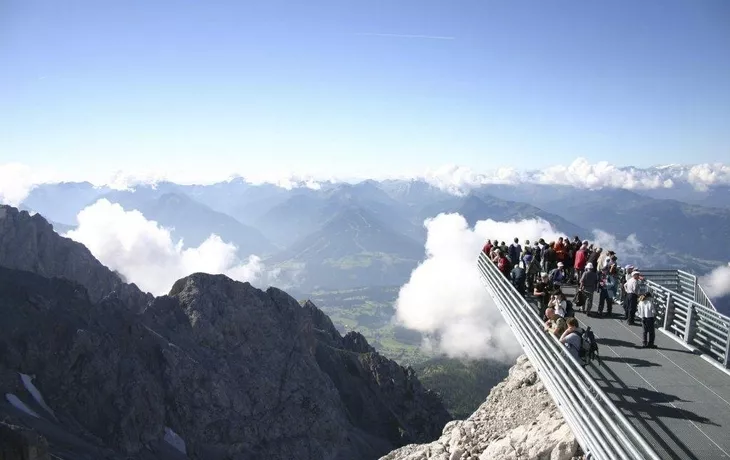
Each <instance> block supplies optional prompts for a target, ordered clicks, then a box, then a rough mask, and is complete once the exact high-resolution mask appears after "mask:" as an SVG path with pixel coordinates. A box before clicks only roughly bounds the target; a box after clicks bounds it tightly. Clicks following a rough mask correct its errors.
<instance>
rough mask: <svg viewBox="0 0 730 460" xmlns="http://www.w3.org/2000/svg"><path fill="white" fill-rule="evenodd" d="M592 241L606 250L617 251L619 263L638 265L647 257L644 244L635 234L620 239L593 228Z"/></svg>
mask: <svg viewBox="0 0 730 460" xmlns="http://www.w3.org/2000/svg"><path fill="white" fill-rule="evenodd" d="M590 241H591V242H592V243H593V245H594V246H596V247H599V248H603V250H604V252H605V251H613V252H615V253H616V256H617V257H618V263H619V264H621V265H624V266H625V265H628V264H631V265H634V266H638V264H641V263H643V262H644V261H646V258H647V255H646V254H645V252H644V246H643V245H642V244H641V242H640V241H639V239H638V238H637V237H636V235H634V234H631V235H629V237H628V238H626V239H625V240H620V239H618V238H616V237H615V236H613V235H611V234H610V233H607V232H604V231H603V230H593V239H591V240H590Z"/></svg>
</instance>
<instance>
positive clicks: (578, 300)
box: [575, 289, 586, 307]
mask: <svg viewBox="0 0 730 460" xmlns="http://www.w3.org/2000/svg"><path fill="white" fill-rule="evenodd" d="M575 304H576V305H578V306H579V307H582V306H584V305H585V304H586V293H585V292H583V290H582V289H581V290H578V292H577V293H576V294H575Z"/></svg>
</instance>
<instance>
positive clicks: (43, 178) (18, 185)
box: [0, 163, 57, 206]
mask: <svg viewBox="0 0 730 460" xmlns="http://www.w3.org/2000/svg"><path fill="white" fill-rule="evenodd" d="M55 179H57V176H55V175H54V174H53V173H51V172H49V171H41V170H33V169H32V168H31V167H30V166H27V165H24V164H21V163H5V164H0V204H9V205H11V206H18V205H19V204H20V203H21V202H22V201H23V200H24V199H25V197H27V196H28V193H30V191H31V190H32V189H33V187H35V186H36V185H38V184H42V183H45V182H51V181H53V180H55Z"/></svg>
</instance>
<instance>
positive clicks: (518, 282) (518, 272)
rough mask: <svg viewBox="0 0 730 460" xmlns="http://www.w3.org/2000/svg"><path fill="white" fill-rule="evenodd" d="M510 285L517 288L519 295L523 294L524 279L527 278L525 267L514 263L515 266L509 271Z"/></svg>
mask: <svg viewBox="0 0 730 460" xmlns="http://www.w3.org/2000/svg"><path fill="white" fill-rule="evenodd" d="M511 278H512V285H513V286H514V287H515V289H517V292H519V293H520V295H522V296H524V295H525V281H526V280H527V273H526V272H525V269H524V268H522V267H521V266H520V265H519V264H517V265H515V268H513V269H512V272H511Z"/></svg>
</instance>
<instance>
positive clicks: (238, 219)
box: [22, 167, 730, 292]
mask: <svg viewBox="0 0 730 460" xmlns="http://www.w3.org/2000/svg"><path fill="white" fill-rule="evenodd" d="M657 171H659V172H658V173H657V174H659V173H661V174H664V175H665V176H666V177H670V176H671V177H674V178H675V179H677V178H679V179H677V180H680V179H681V178H682V177H683V176H682V174H684V176H687V174H688V173H687V171H686V170H681V171H677V170H672V169H671V167H667V168H665V170H661V169H660V170H657ZM624 172H626V171H624ZM629 173H630V171H629ZM627 174H628V173H627ZM642 174H645V173H642ZM646 174H648V173H646ZM637 177H638V176H637ZM641 177H644V176H641ZM647 177H648V176H647ZM662 177H664V176H662ZM687 187H689V186H688V185H687V183H686V181H685V182H681V181H680V182H678V183H677V185H676V187H675V188H655V189H652V190H637V191H630V190H625V189H620V188H602V189H586V188H577V187H573V186H568V185H550V184H544V183H535V182H522V183H519V184H493V183H492V184H485V185H481V186H474V187H472V188H471V189H470V191H469V192H468V193H466V194H463V195H454V194H452V193H449V192H447V191H445V190H443V189H441V188H438V187H436V186H434V185H433V184H431V183H429V182H426V181H424V180H385V181H375V180H366V181H363V182H359V183H356V184H351V183H333V182H327V183H322V184H319V186H318V188H316V189H315V188H306V187H296V188H292V189H285V188H282V187H277V186H275V185H271V184H261V185H254V184H250V183H248V182H246V181H245V180H243V179H234V180H231V181H229V182H221V183H217V184H212V185H180V184H174V183H170V182H161V183H158V184H155V185H140V186H137V187H135V188H134V189H132V190H129V191H122V192H120V191H114V190H110V189H108V188H97V187H94V186H93V185H91V184H89V183H61V184H46V185H41V186H38V187H36V188H35V189H34V190H33V191H32V192H31V193H30V195H29V196H28V198H27V199H26V200H25V201H24V202H23V203H22V208H23V209H27V210H32V211H36V212H39V213H41V214H43V215H44V216H46V217H47V218H49V219H50V220H51V221H53V222H54V225H55V227H56V229H57V231H61V232H63V231H67V230H68V229H69V228H71V227H73V226H74V225H75V216H76V214H77V213H78V212H79V211H80V210H81V209H83V208H84V207H86V206H88V205H90V204H91V203H93V202H95V201H96V200H98V199H100V198H102V197H103V198H106V199H108V200H110V201H112V202H116V203H119V204H121V205H122V206H123V207H124V208H125V209H127V210H131V209H137V210H139V211H140V212H142V214H144V215H145V217H146V218H147V219H148V220H154V221H156V222H158V223H159V224H160V225H162V226H164V227H167V228H170V229H171V231H172V235H173V236H174V237H175V238H176V239H183V241H184V242H185V245H186V247H194V246H197V245H199V244H200V243H201V242H202V241H204V240H205V239H206V238H207V237H208V236H209V235H210V234H211V233H215V234H218V235H219V236H221V238H222V239H223V240H224V241H227V242H231V243H234V244H235V245H236V246H237V247H238V248H239V256H241V257H245V256H247V255H250V254H256V255H259V256H261V257H263V258H264V262H265V263H267V264H269V265H270V266H275V267H278V268H280V269H281V270H283V271H285V272H286V271H288V270H290V271H297V272H299V273H303V274H304V275H302V276H300V277H299V278H298V282H299V283H300V284H299V285H298V286H296V289H297V290H299V291H301V292H307V291H311V290H313V289H344V288H352V287H358V286H381V285H398V284H400V283H402V282H404V281H405V280H407V279H408V276H409V275H410V272H411V270H412V269H413V268H414V267H415V266H416V265H417V264H418V263H419V261H420V260H422V259H423V257H424V250H423V248H424V242H425V236H426V234H425V228H424V226H423V222H424V219H426V218H428V217H434V216H436V215H437V214H439V213H442V212H458V213H460V214H462V215H463V216H464V217H465V218H466V219H467V221H468V222H469V224H471V225H473V224H474V223H476V222H477V221H478V220H485V219H493V220H497V221H507V220H520V219H527V218H537V217H539V218H542V219H544V220H546V221H548V222H550V223H551V224H552V225H553V226H554V227H556V228H557V229H559V230H560V231H561V232H564V233H565V234H566V235H569V236H572V235H576V234H577V235H581V236H584V235H585V236H586V237H590V236H591V231H592V230H594V229H601V230H604V231H606V232H608V233H611V234H614V235H616V236H617V237H619V238H625V237H626V236H628V235H629V234H635V235H637V237H638V239H639V240H640V241H641V242H642V243H643V245H644V248H643V249H644V253H643V255H642V257H643V258H644V259H643V261H642V264H643V265H645V266H652V267H654V266H656V267H667V268H683V269H685V270H689V271H693V272H697V273H698V274H702V273H704V272H706V271H708V270H710V269H711V268H712V267H713V266H717V265H720V264H725V263H727V261H728V260H730V247H729V246H727V245H726V244H724V243H723V242H725V241H727V237H728V236H730V204H728V203H730V200H729V199H728V198H730V196H729V195H730V189H728V188H727V187H726V186H710V187H708V188H707V190H704V191H698V190H695V189H692V190H693V192H691V193H690V192H688V191H687V190H685V189H686V188H687ZM680 189H682V190H684V192H682V194H681V196H677V195H678V193H677V190H680ZM650 195H651V196H650ZM668 197H672V198H681V199H669V198H668ZM719 205H722V206H723V207H720V206H719ZM304 267H306V270H302V269H303V268H304Z"/></svg>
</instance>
